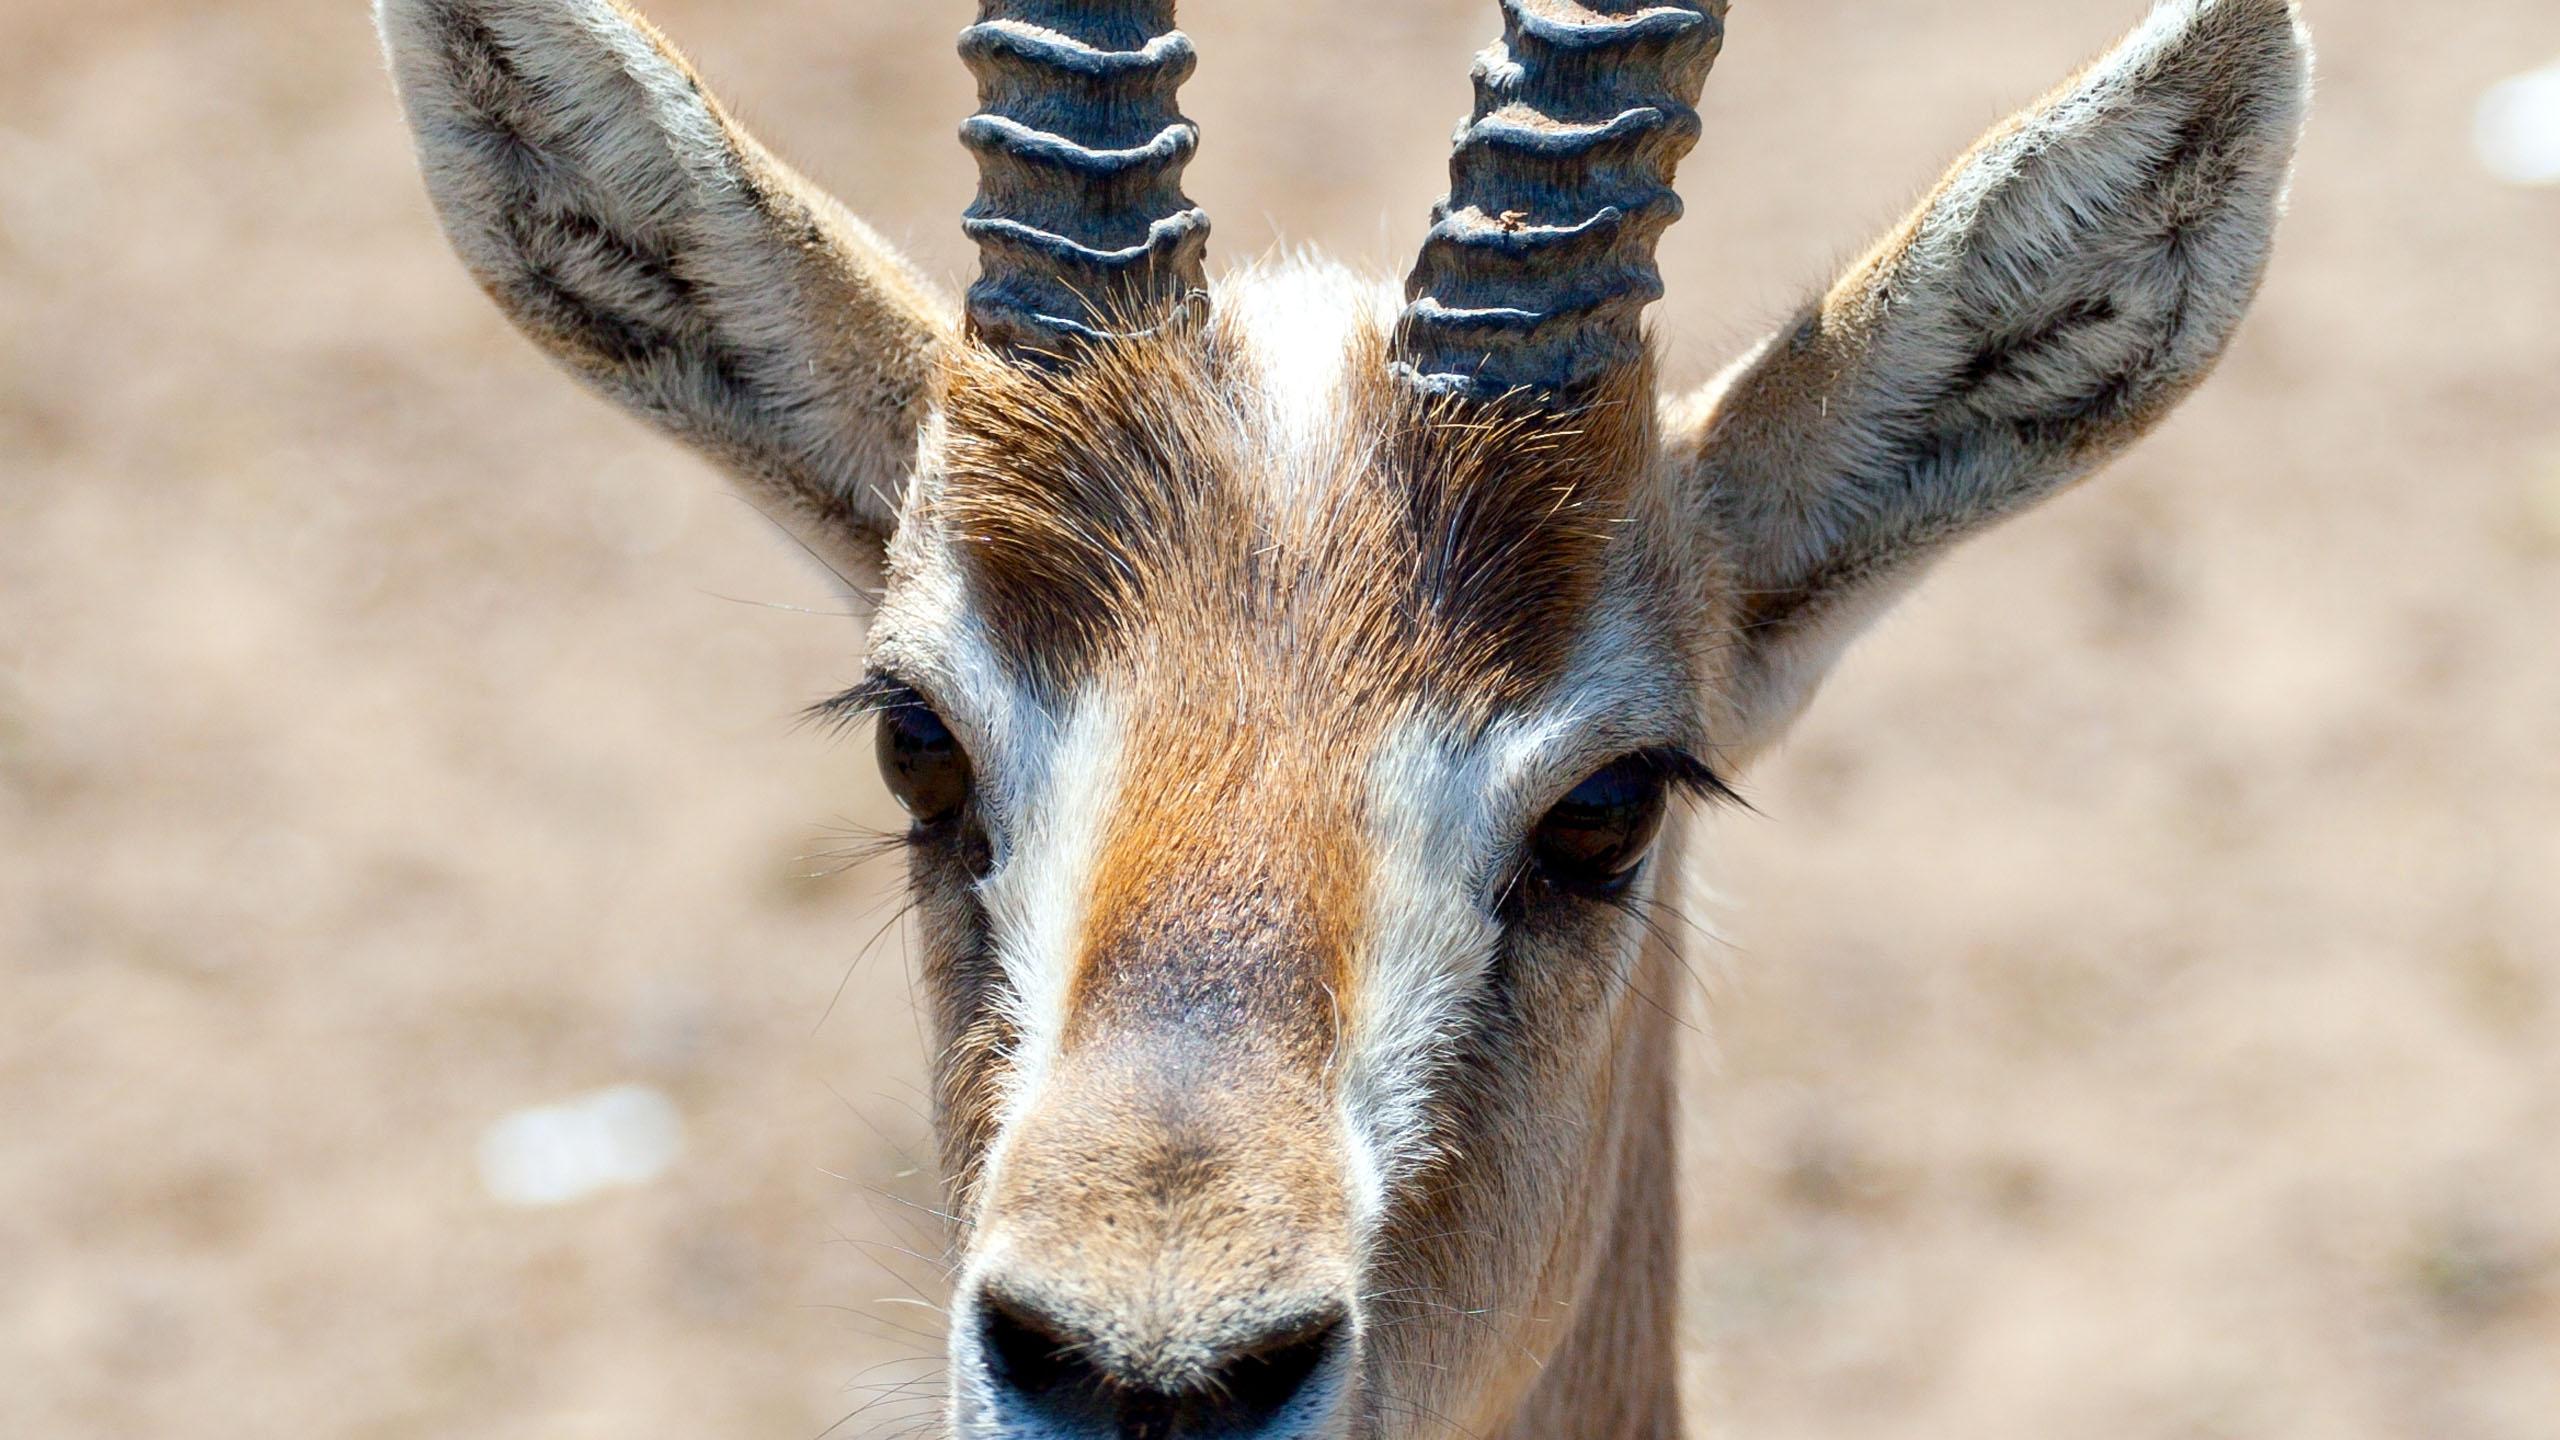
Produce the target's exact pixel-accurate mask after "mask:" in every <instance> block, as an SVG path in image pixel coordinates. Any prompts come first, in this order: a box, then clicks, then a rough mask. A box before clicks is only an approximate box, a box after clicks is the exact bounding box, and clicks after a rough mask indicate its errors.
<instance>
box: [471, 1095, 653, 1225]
mask: <svg viewBox="0 0 2560 1440" xmlns="http://www.w3.org/2000/svg"><path fill="white" fill-rule="evenodd" d="M683 1149H684V1119H683V1117H682V1116H680V1115H678V1114H677V1113H676V1107H675V1102H674V1101H672V1100H669V1099H668V1098H667V1097H666V1096H665V1095H664V1094H662V1093H660V1092H658V1091H656V1090H653V1089H650V1088H649V1087H648V1086H646V1085H616V1086H614V1087H613V1088H612V1089H610V1090H598V1091H596V1092H595V1093H594V1094H592V1095H581V1096H578V1097H577V1098H575V1099H571V1100H564V1101H562V1102H561V1103H559V1104H557V1105H539V1106H534V1107H532V1108H529V1109H524V1110H518V1111H516V1112H514V1113H513V1114H510V1115H507V1116H504V1117H502V1118H500V1119H499V1120H498V1121H497V1123H495V1124H493V1125H491V1126H490V1127H489V1128H488V1129H487V1130H486V1131H485V1132H483V1133H482V1134H481V1136H480V1184H481V1186H482V1188H484V1189H486V1190H487V1191H488V1192H489V1195H490V1198H492V1199H494V1200H497V1201H498V1202H499V1203H501V1204H505V1205H522V1206H547V1205H566V1204H569V1203H571V1202H573V1201H577V1200H583V1199H586V1198H587V1197H588V1196H590V1195H593V1194H595V1193H596V1192H598V1191H600V1190H606V1189H611V1188H613V1187H615V1186H629V1185H645V1184H647V1183H649V1182H650V1181H652V1180H655V1179H657V1178H658V1177H659V1176H661V1175H663V1174H665V1173H666V1172H667V1167H668V1166H670V1165H673V1164H674V1163H675V1160H676V1156H677V1155H678V1154H679V1153H681V1152H682V1151H683Z"/></svg>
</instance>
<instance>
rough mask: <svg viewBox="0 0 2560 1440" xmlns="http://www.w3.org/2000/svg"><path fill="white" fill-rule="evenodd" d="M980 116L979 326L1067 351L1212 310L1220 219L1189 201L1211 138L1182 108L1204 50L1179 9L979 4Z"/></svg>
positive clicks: (975, 67) (1014, 340) (1079, 1)
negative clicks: (1186, 189) (1198, 50)
mask: <svg viewBox="0 0 2560 1440" xmlns="http://www.w3.org/2000/svg"><path fill="white" fill-rule="evenodd" d="M960 56H961V58H962V59H963V60H966V61H967V62H968V65H969V68H970V70H971V71H972V72H974V73H975V74H976V75H977V77H978V107H979V113H978V114H976V115H974V116H972V117H970V119H969V120H968V122H967V123H965V124H964V125H962V126H961V127H960V139H961V143H963V144H965V145H967V146H968V147H969V149H970V150H971V151H973V152H975V153H976V155H977V157H978V199H977V203H976V204H974V205H972V206H970V207H969V213H968V218H967V219H966V220H965V221H964V222H963V227H964V228H965V229H966V230H967V231H968V232H969V238H970V239H972V240H975V241H976V242H978V253H979V273H978V280H977V283H975V284H973V285H971V286H970V287H969V325H970V329H971V330H972V331H973V332H974V333H975V334H976V335H977V337H978V338H979V339H980V340H982V341H984V342H985V343H986V344H988V345H990V346H993V347H994V348H996V349H998V350H1003V351H1006V352H1009V353H1012V354H1016V355H1022V356H1033V357H1038V356H1057V355H1063V354H1065V353H1067V352H1068V351H1069V350H1070V348H1071V345H1072V343H1073V342H1076V341H1082V340H1091V339H1093V338H1096V337H1097V336H1100V335H1103V334H1105V333H1127V332H1129V331H1132V330H1147V329H1153V328H1155V327H1156V326H1158V325H1161V324H1162V323H1164V321H1165V320H1166V319H1168V318H1171V317H1172V316H1174V315H1176V314H1179V313H1185V312H1190V311H1194V310H1196V309H1197V308H1199V307H1202V306H1205V305H1206V303H1207V284H1206V280H1205V278H1204V270H1203V266H1202V257H1203V255H1204V254H1205V252H1206V251H1207V249H1208V242H1209V217H1208V216H1207V215H1206V214H1205V213H1203V212H1202V211H1201V210H1200V208H1199V207H1198V206H1196V205H1193V204H1192V203H1191V201H1190V200H1189V199H1188V198H1186V197H1185V196H1184V195H1183V193H1182V167H1183V166H1184V165H1185V164H1186V163H1188V162H1189V160H1190V159H1191V155H1192V152H1193V150H1194V149H1196V148H1197V147H1198V145H1199V141H1200V131H1199V128H1198V127H1197V126H1195V125H1193V124H1192V123H1191V122H1190V121H1189V120H1186V119H1184V118H1183V116H1182V114H1181V112H1180V111H1179V110H1177V109H1176V108H1175V91H1176V90H1178V89H1179V88H1180V87H1181V85H1182V82H1183V81H1184V80H1186V79H1188V78H1189V77H1190V75H1191V70H1192V66H1193V63H1194V57H1193V54H1192V50H1191V41H1190V39H1189V37H1187V36H1185V35H1184V34H1183V33H1182V32H1181V31H1179V30H1176V29H1174V28H1173V0H980V3H979V6H978V23H977V24H975V25H972V26H970V27H969V28H968V29H967V30H965V31H963V32H962V33H961V36H960Z"/></svg>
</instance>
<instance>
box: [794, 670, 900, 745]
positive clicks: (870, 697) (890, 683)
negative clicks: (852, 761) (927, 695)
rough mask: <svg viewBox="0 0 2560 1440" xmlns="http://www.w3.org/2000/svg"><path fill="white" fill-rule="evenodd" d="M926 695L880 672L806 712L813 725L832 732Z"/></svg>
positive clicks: (805, 714)
mask: <svg viewBox="0 0 2560 1440" xmlns="http://www.w3.org/2000/svg"><path fill="white" fill-rule="evenodd" d="M923 703H924V697H923V696H921V695H918V694H917V693H916V691H915V687H914V686H912V685H909V684H908V683H907V682H906V681H904V680H901V679H899V678H898V677H897V676H895V675H890V674H887V673H878V674H873V675H869V676H866V677H864V679H863V681H862V683H861V684H859V685H856V686H854V687H853V688H852V689H850V690H847V691H845V692H844V693H843V694H841V695H833V696H829V697H828V698H826V699H824V700H821V701H819V702H818V703H817V704H815V705H812V706H810V707H809V708H808V710H807V711H805V712H803V716H804V718H805V719H806V720H807V721H808V722H809V723H810V724H813V725H817V726H820V727H822V728H824V729H826V730H827V731H829V732H830V733H835V734H841V733H843V732H844V731H847V730H850V729H852V728H853V727H855V726H856V725H859V724H861V723H862V722H863V721H865V720H868V719H870V718H871V717H872V716H874V715H879V714H883V713H886V712H887V711H891V710H898V709H903V708H905V707H906V706H909V705H922V704H923Z"/></svg>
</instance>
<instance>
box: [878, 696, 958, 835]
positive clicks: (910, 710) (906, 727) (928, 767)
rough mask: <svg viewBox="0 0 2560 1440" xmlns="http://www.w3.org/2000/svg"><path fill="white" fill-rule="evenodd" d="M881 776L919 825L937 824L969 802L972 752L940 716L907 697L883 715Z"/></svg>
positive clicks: (881, 717) (882, 713) (881, 719)
mask: <svg viewBox="0 0 2560 1440" xmlns="http://www.w3.org/2000/svg"><path fill="white" fill-rule="evenodd" d="M879 746H880V778H881V779H883V780H885V781H887V782H888V785H889V793H890V794H892V795H894V796H896V797H897V798H898V803H899V804H900V805H903V806H905V807H906V811H907V814H909V815H910V816H913V817H914V818H915V822H916V823H917V824H918V825H934V824H939V823H940V822H942V821H945V820H948V819H950V818H951V817H953V816H954V815H957V814H959V813H960V807H961V806H963V805H965V804H967V803H968V802H969V785H970V778H971V777H970V772H969V753H968V752H967V751H965V750H963V749H961V748H960V741H959V739H958V738H957V737H956V736H954V735H953V734H952V733H951V727H950V726H948V725H945V724H943V723H942V717H941V716H939V715H936V714H934V713H933V708H932V707H931V706H929V705H927V704H925V703H924V702H923V701H922V700H918V699H915V698H913V697H909V698H907V699H906V700H904V701H902V702H900V703H897V704H893V705H890V706H888V707H887V708H886V709H884V710H882V711H881V713H880V740H879Z"/></svg>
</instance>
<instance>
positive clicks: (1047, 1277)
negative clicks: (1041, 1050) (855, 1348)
mask: <svg viewBox="0 0 2560 1440" xmlns="http://www.w3.org/2000/svg"><path fill="white" fill-rule="evenodd" d="M1340 1136H1341V1126H1340V1124H1339V1122H1338V1121H1336V1120H1334V1119H1333V1118H1332V1116H1331V1113H1330V1109H1329V1106H1328V1105H1327V1104H1326V1102H1325V1097H1324V1095H1323V1094H1322V1089H1321V1085H1320V1083H1306V1082H1301V1081H1298V1080H1296V1079H1294V1078H1292V1077H1291V1076H1290V1075H1289V1074H1288V1073H1287V1072H1286V1071H1285V1070H1283V1069H1282V1068H1280V1067H1276V1066H1273V1065H1270V1064H1268V1063H1266V1062H1265V1061H1263V1060H1260V1059H1257V1058H1256V1057H1255V1056H1253V1055H1251V1054H1248V1053H1242V1052H1240V1051H1238V1050H1234V1049H1229V1050H1225V1051H1223V1052H1220V1051H1213V1050H1205V1049H1202V1048H1200V1047H1197V1046H1190V1045H1181V1044H1176V1045H1171V1046H1156V1045H1149V1044H1144V1043H1120V1044H1103V1045H1096V1046H1093V1047H1091V1048H1088V1049H1086V1050H1085V1051H1084V1052H1083V1053H1082V1054H1079V1055H1076V1056H1073V1057H1066V1058H1062V1059H1061V1061H1060V1063H1059V1066H1058V1068H1057V1069H1056V1070H1055V1071H1053V1072H1052V1074H1051V1075H1050V1077H1049V1081H1048V1083H1047V1084H1046V1085H1044V1086H1043V1087H1042V1093H1041V1095H1040V1098H1039V1099H1038V1100H1037V1101H1036V1102H1035V1103H1034V1105H1033V1107H1032V1108H1031V1110H1030V1112H1029V1113H1028V1114H1027V1115H1025V1116H1024V1118H1023V1120H1022V1121H1021V1123H1020V1126H1019V1128H1018V1130H1017V1131H1016V1132H1015V1133H1014V1134H1013V1135H1012V1136H1011V1137H1009V1139H1008V1141H1007V1143H1006V1145H1005V1146H1004V1149H1003V1153H1002V1155H1001V1157H1000V1158H999V1159H998V1160H997V1162H996V1164H995V1168H994V1171H993V1173H992V1174H991V1176H990V1181H991V1185H990V1193H989V1194H988V1196H987V1199H986V1204H985V1208H984V1210H983V1211H982V1213H981V1216H980V1229H979V1234H980V1236H981V1237H982V1238H983V1240H984V1243H985V1249H984V1250H983V1251H982V1252H981V1254H980V1255H979V1256H978V1257H977V1262H976V1280H977V1285H978V1287H979V1288H978V1290H977V1293H975V1294H974V1295H971V1296H968V1297H965V1298H967V1299H969V1300H970V1301H971V1302H972V1313H970V1314H968V1315H966V1316H964V1317H963V1324H964V1328H965V1329H966V1331H967V1333H968V1335H969V1337H970V1338H971V1340H973V1341H974V1342H975V1343H974V1346H973V1347H972V1348H973V1349H974V1351H975V1353H973V1354H962V1355H960V1356H958V1357H956V1358H958V1359H959V1360H960V1361H961V1363H962V1364H963V1365H964V1366H966V1367H968V1368H971V1369H974V1370H976V1371H978V1372H979V1373H980V1375H981V1376H982V1377H983V1382H984V1393H986V1394H987V1395H989V1396H990V1397H992V1398H991V1402H990V1403H991V1404H992V1405H993V1407H994V1408H995V1410H996V1412H997V1414H998V1415H1000V1416H1011V1417H1013V1418H1015V1419H1017V1420H1019V1421H1020V1424H1019V1425H1018V1426H1017V1427H1016V1428H1013V1429H1005V1428H1001V1427H999V1428H997V1429H995V1430H994V1431H993V1432H992V1433H996V1434H1005V1435H1015V1434H1020V1435H1037V1436H1049V1435H1061V1436H1064V1435H1077V1436H1109V1437H1114V1440H1137V1437H1148V1440H1175V1437H1190V1436H1194V1435H1198V1436H1221V1437H1236V1440H1246V1437H1261V1436H1265V1435H1275V1436H1276V1435H1295V1434H1300V1433H1304V1432H1305V1430H1306V1429H1307V1428H1308V1426H1310V1425H1311V1424H1313V1423H1316V1422H1315V1420H1314V1419H1311V1418H1309V1417H1320V1416H1321V1415H1322V1414H1324V1413H1328V1412H1327V1408H1326V1407H1327V1406H1329V1405H1330V1404H1331V1403H1333V1400H1334V1399H1335V1398H1338V1396H1339V1395H1340V1393H1341V1391H1342V1389H1343V1387H1344V1386H1345V1385H1346V1384H1347V1383H1348V1372H1349V1371H1350V1369H1351V1368H1352V1367H1353V1365H1354V1364H1355V1360H1354V1357H1352V1356H1351V1354H1350V1351H1351V1350H1352V1348H1353V1344H1354V1342H1353V1330H1354V1328H1355V1327H1354V1324H1353V1312H1352V1307H1351V1302H1350V1297H1351V1295H1352V1294H1353V1291H1354V1286H1355V1283H1356V1281H1355V1266H1354V1263H1353V1259H1352V1254H1353V1247H1352V1239H1351V1219H1350V1206H1349V1199H1348V1192H1347V1187H1346V1185H1345V1182H1344V1175H1345V1172H1346V1166H1345V1162H1344V1156H1343V1153H1342V1141H1341V1139H1340Z"/></svg>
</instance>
